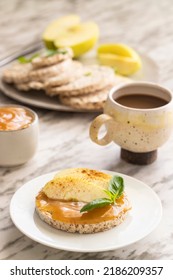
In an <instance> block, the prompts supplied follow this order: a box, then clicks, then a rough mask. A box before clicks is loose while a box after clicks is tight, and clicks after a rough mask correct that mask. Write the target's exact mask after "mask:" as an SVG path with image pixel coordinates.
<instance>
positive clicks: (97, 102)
mask: <svg viewBox="0 0 173 280" xmlns="http://www.w3.org/2000/svg"><path fill="white" fill-rule="evenodd" d="M130 81H131V80H130V79H129V78H125V77H121V76H118V75H116V76H115V78H114V80H113V82H112V84H110V85H109V86H107V87H106V88H104V89H100V90H98V91H95V92H92V93H89V94H85V95H78V96H64V95H62V96H61V95H60V96H59V100H60V102H61V103H62V104H64V105H67V106H70V107H72V108H75V109H86V110H101V109H103V107H104V105H105V102H106V100H107V96H108V93H109V91H110V89H111V88H112V87H113V86H115V85H118V84H120V83H128V82H130Z"/></svg>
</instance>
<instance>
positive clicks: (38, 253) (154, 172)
mask: <svg viewBox="0 0 173 280" xmlns="http://www.w3.org/2000/svg"><path fill="white" fill-rule="evenodd" d="M68 13H78V14H80V15H81V16H82V18H83V19H93V20H95V21H96V22H97V23H98V24H99V26H100V29H101V39H100V40H101V41H115V42H116V41H117V42H124V43H127V44H129V45H131V46H133V47H136V48H137V49H139V50H140V51H143V52H145V53H147V54H148V55H149V56H150V57H151V58H152V59H153V60H155V61H156V63H157V64H158V66H159V70H160V83H161V84H162V85H165V86H167V87H168V88H169V89H172V90H173V81H172V73H173V32H172V26H173V17H172V14H173V5H172V1H171V0H158V1H157V0H141V1H137V0H136V1H134V0H123V1H122V0H117V1H114V0H110V1H107V2H105V1H103V0H88V1H84V0H73V1H70V0H69V1H68V0H66V1H65V0H64V1H60V0H59V1H56V0H52V1H46V0H42V1H34V0H31V1H29V0H28V1H22V0H11V1H8V0H1V2H0V38H1V44H0V58H1V59H2V58H3V57H5V56H6V55H9V54H10V53H12V52H14V51H16V50H19V49H20V48H22V47H25V46H29V45H32V44H33V43H36V42H38V41H39V40H40V34H41V32H42V31H43V29H44V27H45V26H46V24H47V23H48V22H49V21H50V20H52V19H54V18H57V17H58V16H59V15H63V14H68ZM0 102H1V103H6V104H8V103H16V102H15V101H13V100H10V99H8V98H7V97H5V96H4V95H3V94H2V93H0ZM34 110H35V111H36V112H37V113H38V115H39V119H40V144H39V150H38V152H37V154H36V156H35V157H34V158H33V159H32V160H31V161H29V162H28V163H27V164H26V165H23V166H21V167H16V168H0V240H1V242H0V259H172V258H173V219H172V212H173V152H172V151H173V136H172V137H171V139H169V141H168V142H167V143H166V144H165V145H164V146H163V147H162V148H160V149H159V154H158V159H157V161H156V162H154V163H153V164H151V165H148V166H136V165H131V164H128V163H126V162H124V161H123V160H121V159H120V157H119V152H120V151H119V147H118V146H116V145H115V144H110V145H109V146H106V147H100V146H97V145H95V144H94V143H92V142H91V141H90V139H89V137H88V127H89V124H90V122H91V120H92V119H93V118H94V117H95V114H89V113H85V114H81V113H62V112H55V111H49V110H41V109H36V108H35V109H34ZM76 166H86V167H89V168H95V169H107V170H113V171H117V172H121V173H124V174H128V175H130V176H133V177H135V178H137V179H140V180H142V181H144V182H146V183H147V184H148V185H150V186H151V188H152V189H153V190H154V191H155V192H156V193H157V194H158V196H159V197H160V199H161V201H162V204H163V219H162V221H161V223H160V225H159V226H158V228H157V229H156V230H155V231H154V232H153V233H151V234H150V235H149V236H148V237H146V238H145V239H143V240H141V241H140V242H137V243H135V244H133V245H131V246H128V247H126V248H124V249H119V250H116V251H109V252H103V253H74V252H68V251H61V250H56V249H51V248H48V247H46V246H43V245H40V244H38V243H36V242H34V241H32V240H31V239H29V238H27V237H26V236H24V235H23V234H22V233H21V232H20V231H19V230H18V229H17V228H16V227H15V226H14V225H13V223H12V221H11V219H10V216H9V203H10V199H11V197H12V195H13V194H14V192H15V190H17V189H18V188H19V187H21V186H22V184H24V183H25V182H27V181H28V180H31V179H32V178H34V177H37V176H39V175H42V174H44V173H48V172H51V171H55V170H58V169H62V168H69V167H76Z"/></svg>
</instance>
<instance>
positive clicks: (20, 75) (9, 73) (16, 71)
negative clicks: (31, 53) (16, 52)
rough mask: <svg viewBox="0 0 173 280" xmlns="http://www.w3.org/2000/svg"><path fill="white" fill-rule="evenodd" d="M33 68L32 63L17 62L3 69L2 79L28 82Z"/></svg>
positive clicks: (9, 81)
mask: <svg viewBox="0 0 173 280" xmlns="http://www.w3.org/2000/svg"><path fill="white" fill-rule="evenodd" d="M31 70H32V65H31V63H26V64H20V63H15V64H13V65H11V67H10V68H6V69H5V70H4V71H3V75H2V79H3V80H4V81H5V82H6V83H9V84H10V83H27V82H28V81H29V80H30V78H29V72H30V71H31Z"/></svg>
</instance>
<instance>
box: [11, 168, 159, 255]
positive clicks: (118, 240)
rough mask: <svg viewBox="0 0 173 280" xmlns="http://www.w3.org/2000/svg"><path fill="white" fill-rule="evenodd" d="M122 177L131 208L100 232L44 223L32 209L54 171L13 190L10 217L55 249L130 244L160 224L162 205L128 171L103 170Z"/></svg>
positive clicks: (80, 249) (84, 249)
mask: <svg viewBox="0 0 173 280" xmlns="http://www.w3.org/2000/svg"><path fill="white" fill-rule="evenodd" d="M105 172H107V173H109V174H111V175H119V176H122V177H123V178H124V182H125V189H126V193H127V195H128V197H129V200H130V202H131V204H132V210H131V211H129V214H128V216H127V218H126V220H125V221H124V222H123V223H122V224H121V225H119V226H117V227H115V228H113V229H111V230H108V231H105V232H100V233H94V234H78V233H67V232H63V231H61V230H57V229H54V228H52V227H51V226H49V225H47V224H46V223H44V222H43V221H42V220H41V219H40V218H39V217H38V215H37V213H35V197H36V195H37V193H38V192H39V191H40V189H41V188H42V187H43V186H44V185H45V183H46V182H48V181H49V180H51V179H52V178H53V176H54V174H55V173H56V172H54V173H49V174H46V175H43V176H40V177H37V178H35V179H33V180H32V181H29V182H28V183H26V184H25V185H23V186H22V187H21V188H20V189H18V190H17V192H16V193H15V194H14V196H13V198H12V200H11V204H10V215H11V219H12V221H13V222H14V224H15V225H16V227H17V228H18V229H19V230H20V231H21V232H22V233H24V234H25V235H26V236H28V237H29V238H31V239H33V240H35V241H37V242H39V243H41V244H44V245H47V246H50V247H53V248H57V249H63V250H67V251H76V252H99V251H108V250H114V249H118V248H122V247H124V246H127V245H130V244H132V243H134V242H136V241H138V240H140V239H142V238H144V237H145V236H147V235H148V234H149V233H150V232H152V231H153V230H154V229H155V228H156V226H157V225H158V224H159V222H160V220H161V216H162V206H161V202H160V200H159V198H158V196H157V195H156V194H155V192H154V191H153V190H152V189H151V188H150V187H149V186H147V185H146V184H144V183H143V182H141V181H138V180H136V179H134V178H132V177H129V176H127V175H123V174H121V173H115V172H110V171H105Z"/></svg>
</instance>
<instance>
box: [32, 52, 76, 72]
mask: <svg viewBox="0 0 173 280" xmlns="http://www.w3.org/2000/svg"><path fill="white" fill-rule="evenodd" d="M58 52H59V53H55V54H54V55H51V56H48V55H46V54H44V53H43V55H41V56H39V57H35V58H34V59H33V60H32V66H33V68H42V67H47V66H51V65H54V64H57V63H59V62H61V61H63V60H67V59H69V58H72V57H73V51H72V49H71V48H60V49H58Z"/></svg>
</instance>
